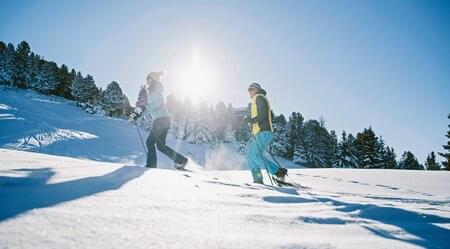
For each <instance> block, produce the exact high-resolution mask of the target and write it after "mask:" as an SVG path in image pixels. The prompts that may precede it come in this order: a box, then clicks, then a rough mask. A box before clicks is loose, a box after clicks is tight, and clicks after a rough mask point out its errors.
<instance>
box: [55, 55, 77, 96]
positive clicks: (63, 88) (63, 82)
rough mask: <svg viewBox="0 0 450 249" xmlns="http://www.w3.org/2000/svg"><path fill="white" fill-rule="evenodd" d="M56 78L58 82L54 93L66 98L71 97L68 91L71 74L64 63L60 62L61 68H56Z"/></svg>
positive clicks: (70, 83)
mask: <svg viewBox="0 0 450 249" xmlns="http://www.w3.org/2000/svg"><path fill="white" fill-rule="evenodd" d="M56 78H57V81H58V82H59V84H58V86H57V87H56V90H55V94H56V95H58V96H61V97H64V98H67V99H71V98H73V97H72V94H71V91H70V88H71V85H72V81H73V75H72V74H71V73H69V68H67V66H66V65H64V64H62V65H61V68H57V74H56Z"/></svg>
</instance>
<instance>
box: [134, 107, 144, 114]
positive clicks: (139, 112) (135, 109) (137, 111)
mask: <svg viewBox="0 0 450 249" xmlns="http://www.w3.org/2000/svg"><path fill="white" fill-rule="evenodd" d="M134 111H135V112H136V113H137V114H141V113H142V108H141V107H139V106H136V108H134Z"/></svg>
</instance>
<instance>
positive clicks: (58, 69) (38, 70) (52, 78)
mask: <svg viewBox="0 0 450 249" xmlns="http://www.w3.org/2000/svg"><path fill="white" fill-rule="evenodd" d="M0 85H3V86H5V87H6V86H9V87H13V88H16V89H19V88H21V89H33V90H36V91H38V92H40V93H43V94H51V95H56V96H61V97H64V98H66V99H70V100H75V101H77V102H78V105H79V106H80V107H82V108H83V109H85V110H86V111H87V112H89V113H102V114H105V115H108V116H113V117H127V116H128V115H129V114H130V113H131V112H132V111H133V109H132V108H131V106H130V103H129V101H128V98H127V96H125V94H123V92H122V89H121V88H120V86H119V84H118V83H117V82H115V81H113V82H111V83H109V84H108V85H107V87H106V89H105V90H103V89H102V88H100V87H98V86H96V84H95V81H94V78H93V77H92V76H91V75H89V74H87V75H86V76H83V75H82V73H81V72H77V71H75V69H71V70H69V68H68V67H67V66H66V65H64V64H62V65H61V66H58V65H57V63H56V62H53V61H48V60H46V59H44V57H42V56H40V55H37V54H35V53H34V52H32V51H31V48H30V46H29V44H28V43H27V42H26V41H22V42H20V43H19V44H18V45H17V47H14V45H13V44H11V43H8V44H6V43H5V42H3V41H0Z"/></svg>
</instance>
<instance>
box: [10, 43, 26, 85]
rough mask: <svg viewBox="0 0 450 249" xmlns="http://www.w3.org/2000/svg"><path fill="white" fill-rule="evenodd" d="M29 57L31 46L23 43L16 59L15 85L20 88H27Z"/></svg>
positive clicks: (18, 49) (20, 44)
mask: <svg viewBox="0 0 450 249" xmlns="http://www.w3.org/2000/svg"><path fill="white" fill-rule="evenodd" d="M29 55H30V45H28V43H27V42H26V41H22V42H21V43H19V45H18V46H17V50H16V54H15V59H14V76H13V80H14V84H15V85H16V86H18V87H20V88H26V87H27V85H28V84H27V83H28V82H26V81H25V80H26V78H27V75H26V74H27V72H28V68H27V66H28V65H29V62H28V60H29Z"/></svg>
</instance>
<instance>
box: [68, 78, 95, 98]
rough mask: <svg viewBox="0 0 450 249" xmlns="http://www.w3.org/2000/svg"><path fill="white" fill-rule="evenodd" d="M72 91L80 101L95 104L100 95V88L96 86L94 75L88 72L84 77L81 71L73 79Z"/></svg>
mask: <svg viewBox="0 0 450 249" xmlns="http://www.w3.org/2000/svg"><path fill="white" fill-rule="evenodd" d="M71 93H72V96H73V97H74V99H75V100H77V101H78V102H80V103H90V104H93V103H94V101H95V100H96V99H98V97H99V90H98V88H97V87H96V86H95V82H94V79H93V78H92V76H90V75H89V74H88V75H87V76H86V78H84V77H83V76H82V75H81V73H80V72H78V73H77V74H76V76H75V77H74V79H73V82H72V86H71Z"/></svg>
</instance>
